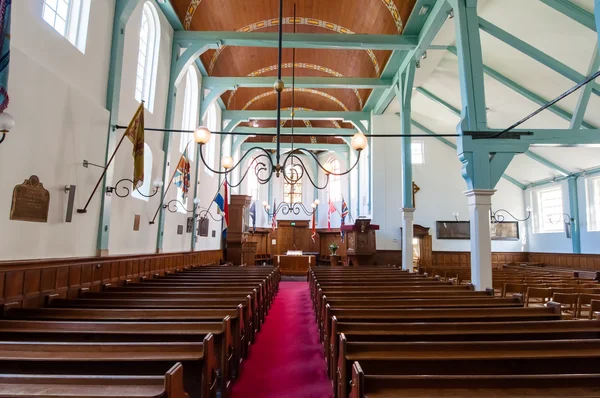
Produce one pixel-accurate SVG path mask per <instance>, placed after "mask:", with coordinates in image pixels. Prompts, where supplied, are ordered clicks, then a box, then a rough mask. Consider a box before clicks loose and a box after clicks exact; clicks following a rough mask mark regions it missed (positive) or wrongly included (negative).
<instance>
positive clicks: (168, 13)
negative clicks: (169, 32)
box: [157, 0, 185, 31]
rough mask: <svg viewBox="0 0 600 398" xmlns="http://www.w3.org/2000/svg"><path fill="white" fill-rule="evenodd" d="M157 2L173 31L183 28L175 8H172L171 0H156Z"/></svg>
mask: <svg viewBox="0 0 600 398" xmlns="http://www.w3.org/2000/svg"><path fill="white" fill-rule="evenodd" d="M157 3H158V6H159V7H160V10H161V11H162V13H163V14H164V16H165V18H167V21H169V24H170V25H171V27H172V28H173V30H174V31H178V30H185V29H184V28H183V24H182V23H181V21H180V20H179V17H178V16H177V13H176V12H175V9H174V8H173V4H171V0H163V1H157Z"/></svg>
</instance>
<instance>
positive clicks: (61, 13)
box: [42, 0, 90, 53]
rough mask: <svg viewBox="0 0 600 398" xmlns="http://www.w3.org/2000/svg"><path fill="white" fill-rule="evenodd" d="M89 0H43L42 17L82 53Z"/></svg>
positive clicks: (85, 36)
mask: <svg viewBox="0 0 600 398" xmlns="http://www.w3.org/2000/svg"><path fill="white" fill-rule="evenodd" d="M89 16H90V0H44V7H43V9H42V17H43V18H44V21H46V22H47V23H48V24H49V25H50V26H52V27H53V28H54V30H56V31H57V32H58V33H60V34H61V35H62V36H64V37H65V38H66V39H67V40H69V41H70V42H71V44H73V45H74V46H75V47H77V48H78V49H79V51H81V52H82V53H84V52H85V42H86V39H87V28H88V21H89Z"/></svg>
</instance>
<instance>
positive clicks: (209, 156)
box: [204, 102, 218, 176]
mask: <svg viewBox="0 0 600 398" xmlns="http://www.w3.org/2000/svg"><path fill="white" fill-rule="evenodd" d="M204 125H205V126H206V127H207V128H208V129H209V130H210V131H217V129H218V120H217V104H216V103H214V102H213V103H212V104H211V105H210V106H209V107H208V111H207V112H206V118H205V119H204ZM216 141H217V140H216V139H215V136H213V138H212V139H211V140H210V141H209V142H208V144H206V145H204V147H205V148H206V149H205V150H204V160H205V161H206V164H208V165H209V166H210V167H211V168H213V169H216V167H215V157H216V156H215V155H216V154H215V151H216V145H217V144H216ZM206 174H208V175H210V176H212V175H213V172H212V171H210V170H209V169H208V168H206Z"/></svg>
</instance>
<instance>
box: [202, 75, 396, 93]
mask: <svg viewBox="0 0 600 398" xmlns="http://www.w3.org/2000/svg"><path fill="white" fill-rule="evenodd" d="M275 80H276V78H274V77H260V76H257V77H254V76H253V77H213V76H210V77H205V78H204V79H202V86H203V87H204V88H207V89H213V88H216V87H227V88H229V89H231V90H233V89H235V88H241V87H250V88H263V87H265V88H267V87H268V88H272V87H273V83H274V82H275ZM282 80H283V81H284V83H285V85H286V87H291V86H292V77H291V76H286V77H283V78H282ZM391 85H392V79H378V78H365V77H296V78H295V81H294V86H295V87H300V88H348V89H352V88H356V89H371V88H378V87H384V88H387V87H390V86H391Z"/></svg>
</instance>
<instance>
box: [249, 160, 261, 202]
mask: <svg viewBox="0 0 600 398" xmlns="http://www.w3.org/2000/svg"><path fill="white" fill-rule="evenodd" d="M249 164H250V165H252V167H251V169H250V171H248V176H247V179H246V181H247V190H246V194H247V195H249V196H252V200H253V201H256V200H259V199H260V198H259V192H260V185H259V184H258V177H257V176H256V169H257V160H255V159H252V160H250V163H249Z"/></svg>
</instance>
